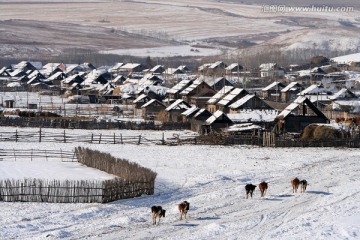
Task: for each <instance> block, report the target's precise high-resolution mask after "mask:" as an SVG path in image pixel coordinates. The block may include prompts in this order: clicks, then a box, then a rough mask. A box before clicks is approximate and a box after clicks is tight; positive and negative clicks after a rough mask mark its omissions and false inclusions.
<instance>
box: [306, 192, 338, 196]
mask: <svg viewBox="0 0 360 240" xmlns="http://www.w3.org/2000/svg"><path fill="white" fill-rule="evenodd" d="M306 192H307V193H311V194H318V195H331V194H332V193H329V192H323V191H306Z"/></svg>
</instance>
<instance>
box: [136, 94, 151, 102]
mask: <svg viewBox="0 0 360 240" xmlns="http://www.w3.org/2000/svg"><path fill="white" fill-rule="evenodd" d="M146 97H148V96H147V95H145V94H141V95H140V96H138V97H137V98H136V99H135V100H134V101H133V103H137V102H139V101H141V100H143V99H144V98H146Z"/></svg>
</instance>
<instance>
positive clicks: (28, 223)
mask: <svg viewBox="0 0 360 240" xmlns="http://www.w3.org/2000/svg"><path fill="white" fill-rule="evenodd" d="M74 131H77V130H74ZM81 133H82V132H79V134H81ZM124 134H131V135H136V134H139V132H131V131H130V132H129V131H127V132H124ZM147 134H149V135H148V136H150V134H151V131H147ZM153 134H154V137H157V136H159V135H160V136H161V133H159V132H153ZM167 134H169V135H166V136H171V135H172V134H171V133H170V132H169V133H167ZM1 146H2V148H15V149H17V148H21V149H29V148H35V147H36V148H39V149H59V148H61V149H68V150H70V149H73V148H74V147H75V146H74V145H73V144H41V145H40V144H38V143H6V142H1ZM81 146H87V147H90V148H92V149H96V150H100V151H104V152H109V153H111V154H113V155H114V156H116V157H119V158H125V159H128V160H130V161H133V162H137V163H139V164H141V165H143V166H145V167H148V168H151V169H152V170H155V171H156V172H157V173H158V176H157V179H156V184H155V194H154V195H152V196H142V197H139V198H135V199H127V200H120V201H116V202H113V203H109V204H48V203H8V202H0V208H1V213H0V223H1V227H0V239H106V240H108V239H114V240H115V239H358V238H359V236H360V226H359V224H358V223H359V221H360V188H359V187H358V186H359V185H360V180H359V177H358V176H359V172H360V165H359V157H360V153H359V150H358V149H335V148H321V149H314V148H294V149H281V148H277V149H275V148H254V147H248V146H192V145H184V146H176V147H175V146H160V145H126V144H124V145H110V144H109V145H95V144H94V145H90V144H82V145H81ZM0 163H1V162H0ZM1 164H3V163H1ZM29 167H30V166H29ZM5 168H6V169H5ZM13 168H15V166H14V165H10V164H8V165H6V166H5V165H0V169H1V170H0V172H8V171H10V170H11V169H13ZM59 171H60V170H59ZM61 171H62V170H61ZM14 174H15V175H16V173H14ZM296 176H298V177H299V178H301V179H307V180H308V182H309V183H310V185H309V186H308V191H307V192H306V193H295V194H293V193H292V190H291V186H290V180H291V179H292V178H294V177H296ZM262 180H266V181H267V182H269V190H268V193H267V195H266V197H264V198H260V193H259V191H258V190H256V192H255V196H254V197H253V199H246V198H245V190H244V186H245V184H247V183H250V182H251V183H253V184H258V183H259V182H261V181H262ZM183 200H187V201H189V202H190V211H189V214H188V219H187V220H185V221H181V222H180V221H179V214H178V210H177V208H176V206H177V204H178V203H180V202H181V201H183ZM152 205H162V206H163V208H165V209H166V210H167V213H166V217H165V218H163V219H162V220H161V223H160V225H159V226H153V225H152V224H151V218H150V207H151V206H152Z"/></svg>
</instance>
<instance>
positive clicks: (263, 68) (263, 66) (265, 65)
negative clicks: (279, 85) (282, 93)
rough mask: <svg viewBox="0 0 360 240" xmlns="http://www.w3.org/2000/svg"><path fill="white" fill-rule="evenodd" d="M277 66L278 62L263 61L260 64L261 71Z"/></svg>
mask: <svg viewBox="0 0 360 240" xmlns="http://www.w3.org/2000/svg"><path fill="white" fill-rule="evenodd" d="M275 66H276V63H263V64H261V65H260V66H259V68H260V71H269V70H271V69H274V67H275Z"/></svg>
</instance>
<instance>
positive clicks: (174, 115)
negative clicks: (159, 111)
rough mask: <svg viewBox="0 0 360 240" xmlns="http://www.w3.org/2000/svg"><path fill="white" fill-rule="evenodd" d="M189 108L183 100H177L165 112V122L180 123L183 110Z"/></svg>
mask: <svg viewBox="0 0 360 240" xmlns="http://www.w3.org/2000/svg"><path fill="white" fill-rule="evenodd" d="M190 107H191V106H190V104H189V103H187V102H186V101H184V100H183V99H178V100H176V101H175V102H173V103H172V104H171V105H170V106H168V107H167V108H166V109H165V111H166V112H167V119H166V120H167V121H168V122H181V121H182V116H181V113H183V112H184V111H185V110H187V109H189V108H190Z"/></svg>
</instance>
